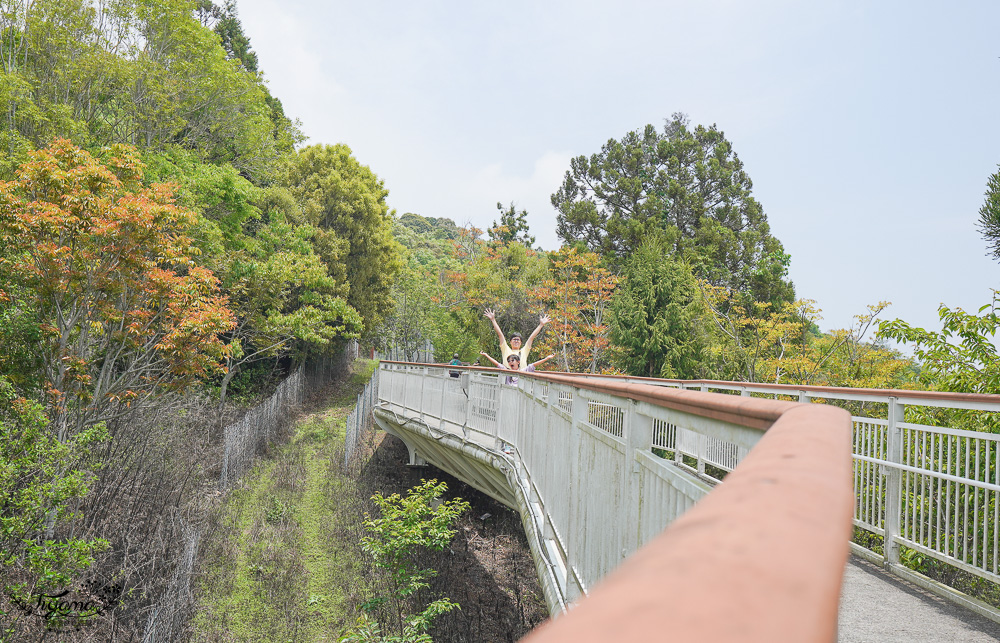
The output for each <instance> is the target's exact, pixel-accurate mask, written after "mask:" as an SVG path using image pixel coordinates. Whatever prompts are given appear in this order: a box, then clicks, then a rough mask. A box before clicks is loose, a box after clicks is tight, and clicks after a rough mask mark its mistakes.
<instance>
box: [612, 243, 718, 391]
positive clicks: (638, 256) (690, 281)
mask: <svg viewBox="0 0 1000 643" xmlns="http://www.w3.org/2000/svg"><path fill="white" fill-rule="evenodd" d="M610 313H611V314H610V319H611V341H612V343H613V344H614V346H615V351H614V355H615V363H616V365H617V366H618V367H619V368H621V369H622V370H624V371H625V372H626V373H629V374H632V375H642V376H646V377H671V378H682V379H697V378H700V377H704V376H706V375H708V374H709V373H710V357H709V351H708V349H709V346H710V343H711V333H710V331H709V329H708V323H709V322H708V314H709V310H708V307H707V306H706V305H705V302H704V300H703V298H702V295H701V292H700V290H699V289H698V284H697V281H696V279H695V277H694V275H693V274H692V272H691V268H690V267H689V266H687V265H686V264H684V263H682V262H680V261H678V260H676V259H674V258H672V257H671V255H670V249H669V248H667V247H664V244H663V242H662V240H660V241H658V240H656V239H652V240H649V241H647V242H646V243H643V244H642V245H640V246H639V247H638V249H637V250H636V252H635V253H633V255H632V256H631V257H630V258H629V259H627V260H626V261H625V265H624V269H623V271H622V275H621V280H620V282H619V284H618V289H617V291H616V292H615V295H614V297H613V299H612V301H611V309H610Z"/></svg>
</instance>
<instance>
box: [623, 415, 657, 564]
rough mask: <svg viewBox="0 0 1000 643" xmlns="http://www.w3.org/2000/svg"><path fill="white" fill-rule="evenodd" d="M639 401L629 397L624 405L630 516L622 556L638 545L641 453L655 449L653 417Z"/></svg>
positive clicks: (625, 475)
mask: <svg viewBox="0 0 1000 643" xmlns="http://www.w3.org/2000/svg"><path fill="white" fill-rule="evenodd" d="M638 406H639V403H638V402H636V401H635V400H629V401H628V404H627V405H626V406H625V427H624V428H625V463H624V466H623V467H622V478H623V480H622V491H623V494H622V497H623V498H626V506H627V507H628V516H626V520H625V521H624V526H623V527H624V529H623V532H622V558H625V557H626V556H628V555H629V554H631V553H632V552H634V551H635V550H636V549H638V548H639V545H640V542H639V505H640V495H641V493H642V488H641V487H642V485H641V481H640V479H639V470H640V466H641V465H640V464H639V453H641V452H645V453H649V452H650V451H652V449H653V418H651V417H649V416H646V415H640V414H639V411H638Z"/></svg>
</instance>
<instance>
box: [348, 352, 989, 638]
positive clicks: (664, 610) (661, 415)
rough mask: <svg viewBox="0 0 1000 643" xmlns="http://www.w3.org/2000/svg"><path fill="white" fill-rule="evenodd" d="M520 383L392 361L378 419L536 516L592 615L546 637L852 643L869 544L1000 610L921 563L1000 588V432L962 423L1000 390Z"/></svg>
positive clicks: (543, 539) (554, 598) (920, 579)
mask: <svg viewBox="0 0 1000 643" xmlns="http://www.w3.org/2000/svg"><path fill="white" fill-rule="evenodd" d="M453 374H457V375H458V376H457V377H452V375H453ZM505 374H506V373H503V372H501V371H498V370H496V369H478V368H469V367H455V366H438V365H427V364H407V363H400V362H382V363H381V364H380V366H379V368H378V370H377V371H376V373H375V376H374V377H373V383H376V388H375V390H374V392H373V395H372V398H373V399H372V401H373V408H372V410H371V412H372V414H373V416H374V420H375V422H376V423H377V424H378V425H379V427H380V428H382V429H383V430H385V431H386V432H388V433H391V434H393V435H396V436H397V437H399V438H400V439H401V440H402V441H403V442H404V443H405V444H406V446H407V449H408V451H409V457H410V464H413V465H420V464H424V463H431V464H433V465H435V466H437V467H438V468H440V469H442V470H444V471H447V472H448V473H450V474H452V475H454V476H455V477H457V478H459V479H461V480H463V481H464V482H466V483H468V484H470V485H471V486H473V487H475V488H477V489H479V490H480V491H482V492H484V493H486V494H488V495H490V496H491V497H493V498H494V499H496V500H497V501H499V502H501V503H503V504H505V505H507V506H508V507H510V508H512V509H514V510H516V511H518V512H519V514H520V516H521V521H522V524H523V526H524V530H525V534H526V535H527V537H528V543H529V546H530V548H531V552H532V557H533V559H534V561H535V566H536V569H537V571H538V576H539V579H540V582H541V587H542V590H543V593H544V595H545V600H546V603H547V604H548V607H549V610H550V612H551V613H552V614H554V615H559V614H561V613H563V612H565V611H567V610H569V611H570V612H571V613H570V615H569V617H566V618H557V619H554V620H553V621H552V622H550V623H549V624H548V625H546V626H544V627H542V628H540V629H539V631H537V632H535V633H533V634H532V636H531V637H529V638H531V640H532V641H534V640H535V639H538V641H549V640H552V641H556V640H560V641H565V640H573V641H598V640H600V641H607V640H609V639H619V640H644V639H648V638H650V633H651V632H654V631H658V630H663V631H669V632H670V633H671V635H672V637H676V638H677V639H678V640H682V639H685V638H687V637H688V636H695V635H696V636H697V637H698V638H703V639H705V640H742V641H831V640H834V639H835V638H836V632H837V617H838V602H839V595H840V589H841V581H842V579H843V576H844V569H845V563H846V561H847V558H848V552H849V550H850V551H853V552H854V553H855V554H856V555H857V556H860V557H862V558H865V559H867V560H869V561H872V562H875V563H877V564H878V565H880V566H882V567H884V568H885V569H887V570H889V571H891V572H893V573H895V574H897V575H899V576H901V577H903V578H905V579H906V580H907V581H909V582H911V583H914V584H916V585H918V586H920V587H923V588H926V589H928V590H930V591H933V592H935V593H937V594H939V595H942V596H944V597H946V598H948V599H949V600H952V601H954V602H957V603H960V604H962V605H964V606H965V607H967V608H970V609H972V610H975V611H977V612H979V613H980V614H983V615H985V616H986V617H987V618H991V619H993V620H998V619H1000V615H998V613H997V612H996V611H995V610H993V609H992V608H990V607H988V606H987V605H985V604H984V603H981V602H979V601H977V600H976V599H973V598H970V597H968V596H965V595H963V594H960V593H958V592H956V591H955V590H952V589H950V588H948V587H945V586H944V585H941V584H939V583H937V582H935V581H933V580H931V579H929V578H926V577H924V576H922V575H920V574H917V573H915V572H912V571H911V570H909V569H908V568H906V567H905V566H903V565H902V564H901V562H900V556H901V555H905V556H922V557H925V558H926V559H928V560H934V561H936V564H938V565H943V566H947V567H948V568H949V569H953V570H956V572H957V573H962V574H967V575H968V577H969V578H980V579H985V580H987V581H991V582H1000V575H998V565H1000V555H998V554H1000V551H998V550H1000V502H998V501H1000V497H998V493H1000V444H998V442H1000V435H997V434H992V433H987V432H981V431H970V430H965V429H956V428H950V427H948V426H946V425H945V424H947V422H948V421H949V420H951V419H952V418H962V419H963V421H964V422H965V423H966V424H968V423H969V421H970V418H971V417H972V416H976V418H978V419H980V420H981V419H982V417H985V416H994V417H995V414H997V412H1000V396H992V395H972V394H950V393H939V392H917V391H886V390H863V389H838V388H831V387H809V386H788V385H755V384H745V383H735V382H716V381H674V380H651V379H645V378H625V377H608V376H580V375H568V374H556V373H532V374H527V373H520V374H519V379H520V383H519V385H518V386H516V387H514V386H508V385H505V384H504V383H503V381H504V375H505ZM761 396H767V397H768V399H764V398H762V397H761ZM817 401H819V402H826V403H823V404H810V403H809V402H817ZM834 404H837V405H840V406H844V407H846V408H849V409H850V411H851V412H850V413H849V412H848V410H845V409H844V408H838V407H837V406H834ZM907 409H910V410H909V411H907ZM852 414H853V415H852ZM907 420H910V421H907ZM971 421H973V422H974V421H975V419H972V420H971ZM349 437H350V436H349ZM348 447H349V449H350V444H349V445H348ZM852 453H853V455H852ZM723 477H724V478H725V484H718V483H719V481H720V480H722V478H723ZM696 503H697V504H696ZM854 530H860V532H861V533H864V534H867V535H868V538H867V539H866V540H867V541H868V542H870V543H873V549H865V548H862V547H860V546H859V545H856V544H854V543H849V541H850V540H851V536H852V531H854ZM882 543H888V545H887V546H882ZM599 581H600V584H598V582H599ZM595 586H596V587H595ZM583 597H587V598H586V600H582V601H581V599H582V598H583Z"/></svg>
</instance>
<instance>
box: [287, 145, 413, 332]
mask: <svg viewBox="0 0 1000 643" xmlns="http://www.w3.org/2000/svg"><path fill="white" fill-rule="evenodd" d="M280 183H281V185H283V186H284V187H285V188H286V189H287V190H288V191H289V193H291V194H292V195H293V197H294V198H295V200H296V201H297V203H298V205H299V207H300V208H301V212H302V215H301V216H302V222H303V223H307V224H309V225H311V226H314V227H315V228H317V229H318V232H317V237H316V242H317V246H318V247H319V251H320V256H321V257H322V258H323V259H324V260H325V261H327V263H328V264H332V263H336V262H338V261H342V263H343V264H344V266H345V271H346V273H345V277H346V280H347V282H348V284H349V286H350V291H349V292H348V295H347V302H348V303H349V304H350V305H351V307H352V308H354V309H355V310H357V311H358V313H360V315H361V318H362V319H363V320H364V327H365V329H366V331H372V330H373V329H374V328H375V327H376V326H378V324H379V323H380V322H381V321H382V320H383V319H384V318H385V316H386V314H388V312H389V310H390V307H391V300H390V295H389V293H390V290H391V287H392V282H393V278H394V277H395V275H396V273H398V272H399V270H400V268H401V266H402V263H401V260H400V258H399V244H398V243H397V242H396V240H395V239H394V238H393V236H392V221H393V213H390V211H389V206H388V205H386V201H385V199H386V197H387V196H388V195H389V192H388V190H386V189H385V185H384V183H383V182H382V180H381V179H380V178H378V176H376V175H375V173H374V172H372V171H371V169H369V168H368V167H367V166H366V165H362V164H361V163H359V162H358V161H357V159H355V158H354V156H352V155H351V149H350V148H349V147H347V146H346V145H311V146H309V147H305V148H303V149H301V150H299V151H298V152H297V153H296V154H294V155H292V156H291V158H290V159H289V161H288V162H287V163H286V165H285V166H284V168H283V169H282V172H281V174H280Z"/></svg>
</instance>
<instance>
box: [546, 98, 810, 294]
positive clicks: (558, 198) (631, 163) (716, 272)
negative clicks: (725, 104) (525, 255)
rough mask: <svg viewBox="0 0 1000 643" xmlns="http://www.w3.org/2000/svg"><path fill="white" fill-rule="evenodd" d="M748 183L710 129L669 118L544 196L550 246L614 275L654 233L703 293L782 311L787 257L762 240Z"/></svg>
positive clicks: (604, 151)
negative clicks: (727, 294)
mask: <svg viewBox="0 0 1000 643" xmlns="http://www.w3.org/2000/svg"><path fill="white" fill-rule="evenodd" d="M751 188H752V182H751V181H750V177H749V175H748V174H747V173H746V171H745V170H744V168H743V163H742V161H740V159H739V157H738V156H737V155H736V153H735V152H734V151H733V147H732V144H731V143H730V142H729V141H728V140H726V137H725V136H724V134H723V133H722V132H721V131H719V130H718V129H717V128H716V127H715V126H714V125H713V126H711V127H704V126H701V125H699V126H697V127H695V128H693V129H691V128H689V127H688V120H687V118H686V117H685V116H684V115H682V114H674V116H673V117H672V118H671V119H669V120H667V121H666V123H665V125H664V127H663V130H662V131H658V130H657V129H656V128H655V127H654V126H653V125H647V126H646V127H645V128H644V129H642V130H636V131H633V132H629V133H628V134H626V135H625V136H624V137H622V138H621V140H615V139H611V140H609V141H608V142H607V143H606V144H604V145H603V146H602V147H601V151H600V152H599V153H596V154H593V155H591V156H590V157H589V158H588V157H587V156H578V157H576V158H574V159H572V161H571V162H570V169H569V170H568V171H567V172H566V175H565V179H564V180H563V184H562V186H561V187H560V188H559V190H558V191H557V192H556V193H555V194H553V195H552V205H553V206H555V208H556V209H557V210H558V215H557V217H556V221H557V232H558V234H559V237H560V238H561V239H562V240H563V241H564V242H565V243H570V244H584V245H585V246H586V247H588V248H590V249H591V250H593V251H595V252H599V253H601V254H602V255H604V256H605V257H606V258H607V259H608V260H609V261H611V262H612V263H613V264H615V265H618V266H620V265H621V264H622V263H623V262H624V260H625V259H626V258H627V257H628V256H629V255H630V254H631V253H633V252H634V251H635V250H637V249H638V247H639V246H640V245H641V243H642V242H643V240H644V239H646V238H647V237H649V236H651V235H653V234H654V233H658V234H659V235H660V236H661V237H663V238H665V239H666V240H667V241H668V243H669V245H670V246H671V248H672V252H671V254H672V255H673V256H675V257H676V258H677V259H679V260H683V261H685V262H687V263H688V264H690V265H691V267H692V269H693V270H694V272H695V274H696V275H697V276H698V277H700V278H703V279H706V280H707V281H708V282H710V283H712V284H713V285H718V286H725V287H727V288H729V289H731V290H733V291H735V292H741V293H746V294H748V295H749V296H752V297H753V298H754V299H757V300H759V301H790V300H791V299H792V298H794V290H793V288H792V284H791V282H789V281H788V280H787V279H786V278H785V274H786V268H787V265H788V256H787V255H786V254H785V252H784V249H783V247H782V245H781V242H779V241H778V239H776V238H775V237H774V236H772V235H771V231H770V227H769V226H768V223H767V217H766V216H765V214H764V210H763V208H762V207H761V205H760V203H758V202H757V200H756V199H755V198H754V197H753V195H752V191H751Z"/></svg>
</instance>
